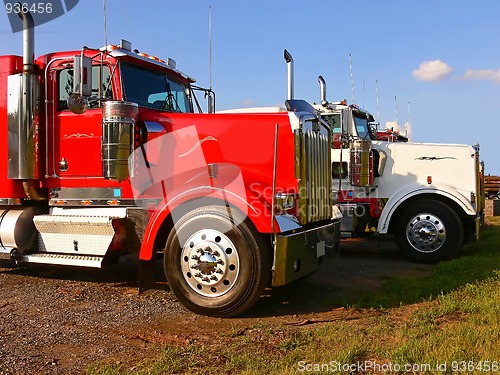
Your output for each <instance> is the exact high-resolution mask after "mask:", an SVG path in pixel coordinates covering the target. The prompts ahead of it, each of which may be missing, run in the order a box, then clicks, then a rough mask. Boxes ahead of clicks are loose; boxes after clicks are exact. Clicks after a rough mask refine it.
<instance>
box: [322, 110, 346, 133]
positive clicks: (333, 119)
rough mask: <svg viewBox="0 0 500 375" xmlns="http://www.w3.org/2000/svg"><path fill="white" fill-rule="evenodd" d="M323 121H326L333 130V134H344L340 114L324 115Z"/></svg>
mask: <svg viewBox="0 0 500 375" xmlns="http://www.w3.org/2000/svg"><path fill="white" fill-rule="evenodd" d="M322 119H323V120H325V121H326V122H327V123H328V124H329V125H330V129H331V130H332V133H333V134H340V133H341V132H342V123H341V122H340V114H334V115H322Z"/></svg>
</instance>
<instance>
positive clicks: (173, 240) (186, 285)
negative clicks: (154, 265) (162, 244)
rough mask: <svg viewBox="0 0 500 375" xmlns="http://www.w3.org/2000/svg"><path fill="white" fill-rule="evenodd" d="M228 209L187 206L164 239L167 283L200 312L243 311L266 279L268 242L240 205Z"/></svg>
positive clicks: (222, 314) (226, 314) (232, 313)
mask: <svg viewBox="0 0 500 375" xmlns="http://www.w3.org/2000/svg"><path fill="white" fill-rule="evenodd" d="M228 210H229V209H228V208H227V207H221V206H206V207H200V208H197V209H195V210H193V211H191V212H188V213H187V214H185V215H184V216H182V217H181V218H180V220H178V222H177V223H176V224H175V228H174V229H173V230H172V231H171V233H170V234H169V236H168V239H167V243H166V248H165V254H164V269H165V274H166V276H167V279H168V282H169V285H170V288H171V289H172V291H173V292H174V294H175V296H176V297H177V298H178V299H179V301H180V302H182V303H183V304H184V305H185V306H186V307H187V308H189V309H190V310H191V311H193V312H196V313H199V314H204V315H211V316H220V317H231V316H235V315H238V314H241V313H243V312H244V311H246V310H247V309H249V308H250V307H251V306H252V305H253V304H254V303H255V302H256V301H257V299H258V298H259V297H260V296H261V294H262V292H263V291H264V289H265V287H266V286H267V285H268V282H269V280H270V276H271V249H270V246H269V245H268V244H266V243H265V242H264V241H263V239H262V237H261V235H260V234H259V233H258V232H257V231H256V230H255V229H254V228H253V227H252V226H251V224H249V223H247V222H246V221H245V220H244V219H245V217H244V215H243V214H242V213H241V212H240V211H238V210H235V209H231V211H230V212H229V211H228ZM235 223H238V224H237V225H236V224H235Z"/></svg>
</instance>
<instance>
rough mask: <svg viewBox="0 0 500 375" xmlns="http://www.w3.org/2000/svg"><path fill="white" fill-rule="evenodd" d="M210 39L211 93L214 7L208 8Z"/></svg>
mask: <svg viewBox="0 0 500 375" xmlns="http://www.w3.org/2000/svg"><path fill="white" fill-rule="evenodd" d="M208 37H209V39H210V91H212V5H209V6H208Z"/></svg>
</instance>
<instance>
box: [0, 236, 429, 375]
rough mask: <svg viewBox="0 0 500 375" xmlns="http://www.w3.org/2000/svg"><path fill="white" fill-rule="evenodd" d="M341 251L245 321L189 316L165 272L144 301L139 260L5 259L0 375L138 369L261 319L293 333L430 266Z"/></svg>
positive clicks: (381, 248)
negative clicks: (108, 264) (171, 347)
mask: <svg viewBox="0 0 500 375" xmlns="http://www.w3.org/2000/svg"><path fill="white" fill-rule="evenodd" d="M343 249H344V250H343V253H342V255H340V256H330V255H327V257H326V258H325V261H324V263H323V265H322V267H321V268H320V270H319V271H318V272H317V273H315V274H314V275H312V276H311V277H309V278H307V279H305V280H302V281H299V282H297V283H293V284H291V285H288V286H286V287H282V288H276V289H273V290H270V291H269V293H268V294H267V295H266V296H265V297H264V298H262V299H261V300H260V301H259V302H258V303H257V305H256V306H255V307H254V308H253V309H252V310H251V311H250V312H249V313H248V315H247V316H245V317H241V318H235V319H216V318H209V317H201V316H198V315H195V314H193V313H191V312H189V311H187V310H186V309H184V307H183V306H182V305H180V303H179V302H177V301H176V299H175V297H174V296H173V295H172V293H171V292H170V291H169V289H168V285H167V283H166V281H165V279H164V277H163V275H162V270H161V265H159V266H158V268H157V278H156V281H157V282H156V285H155V288H154V289H152V290H148V291H146V292H145V293H142V294H138V291H137V281H136V280H137V262H135V261H134V260H131V259H125V260H124V261H120V264H118V265H117V266H113V267H112V268H110V269H108V270H92V269H76V268H57V267H52V266H31V267H25V268H17V267H14V266H13V265H11V264H10V263H9V262H7V261H2V260H0V316H1V322H0V375H6V374H81V373H85V369H86V368H87V367H88V366H89V365H90V364H92V363H95V362H100V363H102V362H111V363H120V364H123V365H125V366H127V367H128V368H132V367H133V366H134V365H135V364H137V363H138V362H140V361H141V360H142V359H146V358H151V357H152V356H154V355H155V354H157V353H158V350H159V348H161V346H162V345H165V344H176V345H177V344H180V345H185V344H186V343H193V342H197V341H198V342H199V343H203V344H205V343H210V342H213V340H214V337H217V336H218V335H220V333H221V332H223V331H224V330H231V329H234V327H235V326H238V325H239V326H251V325H252V324H256V322H257V321H258V322H261V321H262V320H266V321H268V322H271V323H272V324H280V323H285V324H287V323H289V322H290V321H297V320H303V319H309V318H311V317H312V316H313V315H314V317H315V318H317V317H318V316H321V314H327V313H328V312H329V311H331V306H328V305H325V298H327V299H328V300H330V301H331V300H335V298H336V297H337V296H342V295H343V294H346V293H353V292H355V290H357V289H360V288H376V287H378V286H380V284H381V282H382V281H381V280H384V279H386V278H387V277H390V276H391V275H394V274H401V273H404V274H410V273H411V274H415V273H422V272H424V273H425V272H427V270H428V269H430V268H429V267H431V266H423V265H415V264H412V263H408V262H406V261H404V260H402V259H400V258H399V256H398V254H397V253H396V251H395V247H394V244H393V242H392V241H380V240H375V241H373V240H372V241H363V240H361V241H359V240H347V241H345V242H343ZM160 263H161V262H160ZM305 296H307V298H305Z"/></svg>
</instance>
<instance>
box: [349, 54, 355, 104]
mask: <svg viewBox="0 0 500 375" xmlns="http://www.w3.org/2000/svg"><path fill="white" fill-rule="evenodd" d="M349 70H350V72H351V89H352V102H353V103H356V100H355V99H354V78H353V76H352V56H351V54H349Z"/></svg>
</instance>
